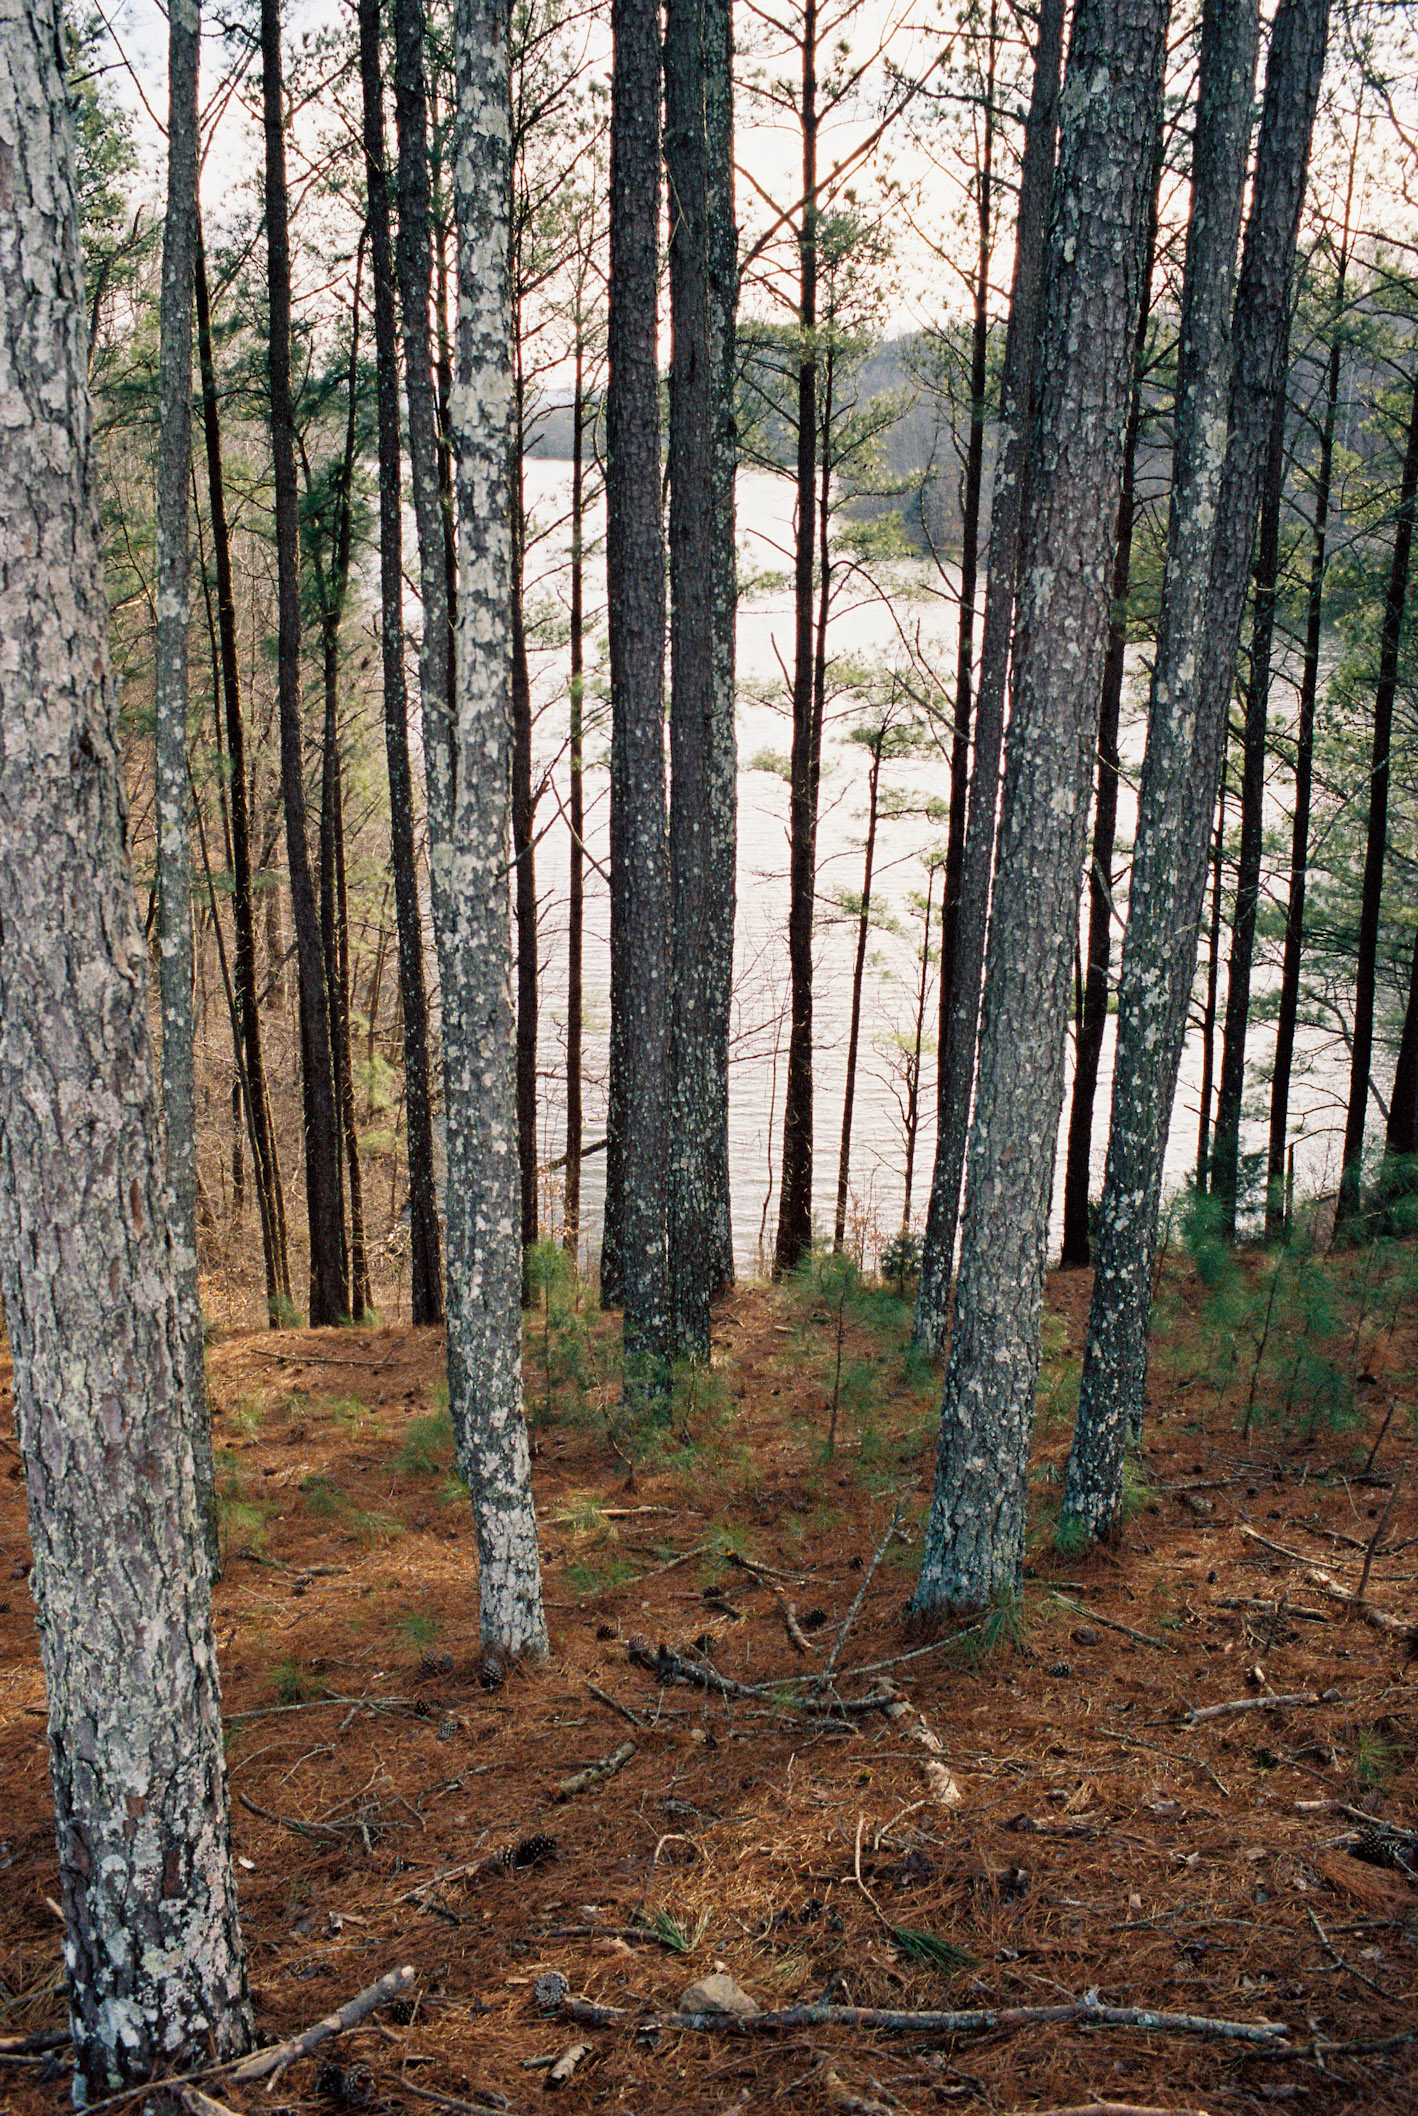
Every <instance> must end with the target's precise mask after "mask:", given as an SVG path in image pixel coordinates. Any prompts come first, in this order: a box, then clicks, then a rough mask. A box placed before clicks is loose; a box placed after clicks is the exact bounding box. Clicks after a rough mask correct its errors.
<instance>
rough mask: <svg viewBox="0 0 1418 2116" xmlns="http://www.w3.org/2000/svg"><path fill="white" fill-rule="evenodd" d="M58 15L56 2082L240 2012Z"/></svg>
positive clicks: (28, 141)
mask: <svg viewBox="0 0 1418 2116" xmlns="http://www.w3.org/2000/svg"><path fill="white" fill-rule="evenodd" d="M190 24H191V16H190V15H188V16H187V17H186V21H185V23H184V25H183V26H184V28H186V27H187V26H188V25H190ZM192 34H194V36H195V28H193V30H192ZM61 36H62V29H61V15H60V9H59V7H58V6H57V5H55V4H52V0H33V4H31V5H28V6H25V7H11V8H10V9H9V10H8V11H7V14H6V17H5V27H4V31H3V34H0V167H3V169H4V173H5V174H4V181H5V209H4V232H3V237H0V396H2V397H3V401H4V404H5V441H4V446H3V448H0V669H3V671H4V676H3V679H0V1021H3V1023H4V1031H3V1035H0V1296H2V1297H3V1307H4V1315H5V1321H6V1324H7V1327H8V1332H9V1342H10V1350H11V1353H12V1355H13V1358H14V1405H15V1421H16V1428H17V1432H18V1436H19V1444H20V1454H21V1460H22V1464H23V1468H24V1473H25V1484H26V1491H27V1496H28V1501H29V1529H30V1546H31V1549H32V1551H33V1555H34V1569H33V1573H32V1575H31V1584H32V1586H33V1589H34V1594H35V1602H36V1621H37V1625H38V1630H39V1639H40V1651H41V1655H42V1659H43V1664H44V1684H45V1699H46V1706H47V1714H48V1733H49V1763H50V1775H51V1780H52V1785H53V1795H54V1822H55V1835H56V1852H57V1864H58V1874H59V1893H60V1896H61V1897H62V1900H63V1916H64V1927H65V1933H64V1962H65V1969H66V1971H67V1976H66V1979H65V1981H66V1984H67V1995H68V2004H69V2024H70V2031H71V2035H72V2039H73V2058H74V2064H75V2068H76V2077H75V2081H74V2100H75V2101H76V2102H77V2103H79V2104H80V2105H82V2104H83V2103H85V2102H88V2103H89V2104H93V2103H95V2102H98V2101H100V2100H102V2099H103V2098H104V2097H105V2096H107V2095H108V2094H110V2093H114V2092H121V2091H123V2090H125V2089H131V2088H133V2087H141V2086H142V2083H143V2082H145V2081H147V2080H150V2079H152V2078H153V2077H154V2076H155V2075H156V2074H159V2073H165V2072H171V2071H179V2072H181V2071H184V2070H186V2069H187V2068H188V2067H189V2066H192V2065H204V2066H205V2065H210V2064H212V2063H218V2064H219V2063H221V2062H222V2061H223V2060H225V2059H226V2058H228V2057H235V2056H239V2055H240V2054H241V2053H242V2051H243V2050H244V2049H245V2048H246V2047H247V2046H248V2045H249V2042H250V2039H251V2008H250V2003H249V1998H248V1994H247V1986H246V1972H245V1966H244V1962H243V1958H242V1951H241V1939H240V1934H239V1930H238V1925H237V1896H236V1877H235V1873H234V1871H233V1866H232V1860H231V1854H230V1843H229V1835H228V1822H227V1794H226V1774H225V1768H224V1764H223V1758H222V1726H221V1692H220V1688H219V1685H218V1681H217V1661H216V1649H215V1644H214V1641H213V1637H212V1628H211V1587H210V1581H209V1577H208V1570H207V1565H206V1562H205V1557H204V1552H203V1543H202V1526H201V1519H200V1512H199V1494H198V1488H197V1482H196V1477H195V1475H194V1463H193V1454H192V1448H191V1444H190V1439H189V1434H188V1426H187V1417H186V1412H185V1407H184V1334H185V1323H184V1317H183V1314H182V1310H181V1306H180V1304H179V1301H178V1298H177V1296H176V1293H175V1291H174V1285H173V1278H174V1264H175V1261H176V1259H175V1256H174V1246H175V1245H174V1242H173V1240H172V1237H171V1234H170V1231H169V1226H168V1213H167V1185H166V1181H165V1178H164V1172H163V1167H162V1152H161V1143H160V1142H161V1136H162V1117H161V1110H160V1106H159V1101H158V1096H157V1092H156V1087H155V1082H154V1067H153V1057H152V1050H151V1046H150V1043H149V1037H148V1023H147V991H146V987H147V975H146V966H145V962H144V944H143V935H142V933H141V931H140V929H139V926H138V921H137V918H136V915H135V903H134V894H133V883H132V877H131V875H130V874H129V872H128V868H127V859H126V853H125V847H124V838H125V826H126V816H125V803H124V796H123V769H122V757H121V752H120V747H119V742H118V727H117V717H118V716H117V698H116V686H115V685H114V683H113V681H112V677H111V675H110V671H109V665H108V651H107V640H108V616H107V606H106V601H105V596H104V575H103V558H102V553H101V550H100V545H99V537H98V527H99V525H98V518H97V508H96V506H95V504H94V493H95V491H96V489H97V480H96V478H95V477H94V475H93V472H92V469H91V465H90V460H89V451H90V431H91V417H90V410H89V403H88V395H87V389H86V386H85V381H86V357H85V356H86V349H87V338H88V333H87V329H86V326H85V319H84V312H83V285H82V263H81V258H80V252H79V243H78V227H79V215H78V210H77V200H76V196H75V182H74V168H73V127H72V121H71V118H70V114H69V111H68V109H67V107H66V104H67V99H66V94H65V83H64V80H63V77H62V74H61V70H60V63H59V53H60V49H61ZM183 468H184V477H185V465H184V466H183ZM16 1624H17V1625H18V1618H16ZM9 1797H10V1798H11V1799H12V1800H13V1798H14V1791H13V1789H11V1790H10V1791H9ZM12 1900H13V1899H12ZM135 2106H136V2103H135Z"/></svg>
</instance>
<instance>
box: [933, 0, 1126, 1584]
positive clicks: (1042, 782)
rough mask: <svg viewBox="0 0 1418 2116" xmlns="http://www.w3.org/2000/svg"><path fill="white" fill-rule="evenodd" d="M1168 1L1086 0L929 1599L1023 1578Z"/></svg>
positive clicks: (1057, 222) (1032, 505) (1057, 246)
mask: <svg viewBox="0 0 1418 2116" xmlns="http://www.w3.org/2000/svg"><path fill="white" fill-rule="evenodd" d="M1166 21H1167V8H1166V5H1165V0H1078V4H1077V5H1076V7H1075V10H1074V18H1073V34H1072V40H1071V44H1070V49H1069V62H1068V73H1067V78H1066V81H1065V86H1064V92H1063V97H1062V100H1061V105H1060V116H1061V140H1060V152H1059V166H1058V174H1057V179H1056V182H1055V187H1054V205H1053V214H1052V226H1051V231H1050V265H1049V284H1048V292H1047V296H1046V301H1045V311H1044V331H1043V342H1044V343H1045V344H1046V345H1048V346H1050V347H1051V348H1053V349H1054V352H1053V358H1052V360H1051V363H1050V366H1049V369H1048V371H1047V373H1046V374H1045V376H1044V378H1043V388H1042V396H1041V402H1040V408H1039V422H1038V427H1037V431H1036V435H1035V440H1034V446H1033V450H1032V463H1031V477H1030V491H1029V498H1028V511H1027V515H1026V519H1025V524H1024V531H1023V539H1022V546H1021V563H1020V572H1019V581H1020V591H1019V626H1018V632H1017V638H1016V646H1015V677H1014V687H1013V700H1012V707H1013V709H1012V712H1011V716H1010V729H1009V738H1008V750H1007V756H1006V766H1005V784H1004V800H1003V807H1002V813H1001V817H1000V835H999V860H998V865H997V870H996V877H995V889H994V904H993V909H992V912H991V917H990V940H989V958H988V965H987V974H986V982H985V991H986V999H985V1008H984V1017H983V1021H982V1024H981V1036H980V1067H979V1085H978V1088H977V1092H976V1102H975V1117H974V1121H973V1124H972V1126H971V1133H970V1175H969V1189H968V1194H967V1197H966V1206H965V1218H964V1233H963V1240H962V1245H961V1262H960V1277H959V1284H958V1288H957V1293H956V1306H955V1325H954V1330H953V1332H952V1336H951V1346H950V1360H949V1364H948V1366H947V1369H946V1377H945V1391H944V1397H943V1401H942V1406H941V1433H940V1446H939V1451H938V1454H937V1458H936V1480H935V1492H934V1496H933V1499H932V1503H931V1513H930V1519H929V1523H928V1526H927V1530H926V1540H925V1551H924V1555H923V1559H922V1565H921V1575H920V1579H919V1581H918V1582H917V1586H916V1592H915V1596H914V1600H913V1608H914V1609H915V1611H916V1612H918V1613H919V1614H920V1615H922V1616H926V1615H930V1614H933V1613H935V1612H937V1611H942V1610H947V1609H953V1608H977V1607H980V1606H981V1605H983V1604H984V1603H986V1602H988V1601H989V1600H990V1599H991V1598H992V1597H994V1596H995V1595H996V1594H998V1593H1000V1592H1001V1591H1010V1590H1012V1589H1013V1588H1014V1586H1015V1585H1016V1584H1017V1581H1018V1578H1019V1573H1020V1568H1021V1565H1022V1562H1023V1553H1024V1530H1025V1511H1026V1495H1027V1475H1028V1463H1029V1441H1030V1435H1031V1431H1032V1426H1033V1414H1034V1392H1035V1383H1036V1380H1037V1375H1038V1355H1039V1314H1040V1308H1041V1304H1042V1297H1043V1279H1044V1261H1045V1250H1046V1246H1047V1239H1048V1216H1049V1196H1050V1190H1051V1187H1052V1181H1053V1163H1054V1148H1055V1139H1056V1134H1057V1127H1058V1118H1059V1107H1060V1103H1061V1101H1062V1096H1063V1023H1064V1021H1065V1020H1066V1018H1067V1011H1068V996H1069V985H1070V981H1071V977H1072V971H1073V959H1074V951H1075V939H1074V936H1075V932H1076V928H1077V906H1078V886H1079V878H1080V874H1081V870H1082V864H1083V850H1084V845H1085V842H1086V835H1087V824H1088V790H1089V786H1090V783H1091V780H1092V763H1093V754H1094V746H1095V743H1096V740H1097V724H1098V699H1099V694H1100V688H1101V682H1102V674H1103V656H1104V653H1105V651H1106V646H1107V632H1108V617H1109V607H1110V598H1109V589H1110V587H1111V580H1112V552H1113V548H1114V541H1115V537H1116V530H1117V511H1118V502H1119V497H1120V492H1121V484H1122V468H1123V447H1124V441H1125V436H1126V428H1127V417H1128V408H1129V403H1130V400H1131V383H1132V352H1133V343H1134V340H1135V337H1136V332H1137V317H1138V310H1139V308H1140V306H1141V301H1142V277H1143V274H1144V272H1145V271H1146V269H1147V265H1148V260H1147V259H1146V257H1145V255H1144V251H1145V247H1146V244H1145V235H1146V228H1147V219H1148V201H1149V197H1150V192H1151V181H1152V170H1153V159H1154V149H1155V142H1156V137H1157V123H1158V113H1159V107H1160V96H1161V87H1162V59H1163V48H1164V42H1165V32H1166Z"/></svg>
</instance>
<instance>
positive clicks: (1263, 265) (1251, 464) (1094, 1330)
mask: <svg viewBox="0 0 1418 2116" xmlns="http://www.w3.org/2000/svg"><path fill="white" fill-rule="evenodd" d="M1328 13H1329V0H1282V4H1281V6H1280V8H1279V9H1278V11H1277V13H1276V17H1275V22H1274V25H1273V27H1272V30H1271V39H1270V53H1269V57H1268V60H1267V64H1266V82H1265V100H1264V105H1263V110H1262V116H1261V128H1260V139H1259V144H1258V147H1257V154H1256V178H1255V184H1254V187H1253V190H1252V197H1251V209H1250V217H1249V221H1248V223H1247V228H1246V241H1245V252H1244V256H1243V259H1242V264H1241V273H1240V280H1239V284H1238V286H1237V292H1236V298H1235V304H1234V314H1233V313H1232V307H1231V301H1230V287H1231V283H1232V279H1233V275H1234V270H1235V227H1236V223H1237V221H1238V219H1239V213H1240V199H1241V192H1242V188H1243V184H1244V178H1245V159H1246V142H1247V140H1248V138H1249V132H1250V113H1251V94H1252V83H1253V78H1254V53H1255V36H1256V30H1255V22H1254V17H1253V14H1252V13H1251V11H1250V10H1249V9H1248V10H1247V12H1246V17H1245V21H1244V23H1243V22H1242V21H1241V19H1240V17H1239V16H1238V14H1237V12H1236V11H1235V10H1234V9H1231V8H1225V7H1221V6H1219V5H1218V4H1217V0H1212V5H1211V6H1209V7H1208V9H1207V11H1206V13H1205V14H1204V15H1203V23H1202V38H1203V46H1202V49H1203V88H1202V105H1201V109H1200V111H1199V113H1198V119H1197V129H1198V141H1199V142H1200V143H1201V144H1199V145H1198V149H1197V159H1196V176H1195V178H1194V180H1193V199H1194V203H1193V218H1192V227H1191V231H1190V233H1189V236H1188V255H1187V262H1188V286H1187V290H1186V292H1184V296H1183V300H1184V305H1185V304H1186V303H1187V295H1188V294H1189V293H1191V290H1192V287H1193V285H1194V286H1195V288H1196V292H1195V293H1194V294H1192V298H1191V304H1190V306H1189V307H1187V312H1186V314H1184V317H1183V321H1182V348H1183V354H1184V364H1183V366H1182V368H1181V370H1180V372H1179V375H1178V397H1179V409H1178V420H1177V463H1176V469H1175V472H1174V476H1173V487H1172V490H1173V499H1172V513H1171V521H1170V523H1169V527H1168V549H1167V576H1166V582H1165V585H1164V590H1163V602H1162V621H1161V628H1160V634H1159V639H1158V651H1157V667H1156V672H1155V674H1154V677H1153V685H1152V701H1151V713H1150V717H1149V724H1148V736H1147V755H1146V758H1145V760H1144V763H1143V774H1142V785H1141V789H1140V792H1139V797H1138V835H1137V850H1136V853H1135V855H1134V859H1133V872H1132V885H1131V889H1130V892H1129V900H1128V925H1127V932H1126V934H1125V936H1124V940H1123V967H1122V975H1121V980H1120V984H1119V998H1118V1053H1117V1060H1116V1063H1115V1066H1114V1071H1113V1111H1112V1128H1111V1132H1110V1135H1109V1141H1108V1164H1107V1169H1106V1171H1105V1175H1104V1182H1103V1210H1102V1217H1101V1223H1100V1228H1099V1242H1098V1259H1097V1267H1096V1272H1095V1277H1094V1283H1093V1302H1092V1308H1091V1311H1090V1316H1089V1326H1088V1339H1087V1343H1086V1346H1085V1350H1084V1361H1083V1379H1082V1385H1081V1394H1080V1401H1079V1413H1078V1424H1077V1427H1076V1429H1075V1432H1074V1441H1073V1451H1072V1454H1071V1456H1070V1458H1069V1468H1068V1476H1067V1481H1066V1484H1065V1490H1064V1509H1065V1514H1066V1517H1067V1518H1069V1519H1072V1520H1075V1521H1077V1522H1078V1523H1079V1524H1080V1527H1081V1528H1082V1530H1083V1531H1084V1532H1085V1533H1086V1534H1089V1535H1093V1536H1099V1535H1106V1534H1109V1533H1111V1531H1112V1528H1113V1524H1114V1522H1115V1521H1116V1519H1117V1517H1118V1510H1119V1507H1120V1506H1121V1503H1122V1462H1123V1451H1124V1448H1125V1445H1126V1444H1127V1442H1128V1441H1129V1439H1131V1440H1132V1441H1134V1443H1135V1442H1136V1440H1137V1438H1138V1437H1139V1436H1140V1434H1141V1430H1142V1417H1143V1407H1144V1403H1145V1399H1146V1387H1147V1325H1148V1319H1149V1316H1150V1313H1151V1305H1152V1268H1153V1263H1154V1260H1155V1254H1156V1245H1157V1224H1158V1210H1159V1205H1160V1200H1161V1193H1162V1163H1163V1157H1164V1154H1165V1152H1166V1145H1167V1131H1168V1127H1169V1124H1170V1122H1171V1114H1172V1102H1173V1098H1174V1095H1175V1092H1176V1081H1177V1070H1178V1066H1179V1064H1180V1060H1181V1051H1182V1042H1183V1038H1184V1036H1185V1033H1186V1021H1187V1013H1188V1010H1189V1007H1190V1004H1191V990H1192V982H1193V978H1194V976H1195V971H1196V946H1197V933H1198V929H1199V927H1200V924H1201V908H1202V901H1203V898H1204V895H1205V891H1206V872H1207V857H1206V856H1207V848H1208V844H1209V842H1210V837H1211V821H1212V817H1213V815H1214V813H1215V807H1216V785H1217V780H1218V778H1219V776H1220V769H1221V755H1222V750H1223V748H1224V744H1225V738H1226V729H1227V725H1228V720H1229V713H1230V704H1231V694H1232V688H1233V685H1234V682H1235V673H1236V656H1237V651H1238V647H1239V640H1240V627H1241V617H1242V614H1243V610H1244V606H1245V597H1246V582H1247V578H1248V576H1249V573H1250V564H1251V553H1252V547H1253V543H1254V539H1255V529H1256V516H1257V512H1258V510H1259V505H1260V494H1261V485H1262V480H1263V477H1264V471H1265V462H1266V450H1267V444H1268V442H1269V438H1270V431H1271V422H1272V418H1273V416H1274V406H1275V399H1276V396H1277V395H1278V394H1279V393H1280V392H1281V391H1283V389H1284V387H1285V347H1286V343H1287V338H1288V326H1289V311H1290V280H1291V273H1292V269H1293V265H1294V257H1295V235H1296V230H1297V228H1298V226H1299V219H1300V207H1301V204H1302V202H1303V198H1304V190H1305V172H1306V169H1307V167H1308V162H1309V144H1310V134H1311V131H1312V128H1313V124H1314V113H1315V106H1316V102H1317V100H1318V96H1319V86H1320V79H1321V76H1322V74H1323V70H1324V51H1325V33H1326V29H1327V26H1328ZM1218 16H1219V17H1220V18H1221V19H1220V20H1219V21H1218V19H1217V17H1218ZM1208 30H1210V31H1211V32H1212V37H1213V38H1214V39H1216V40H1218V41H1221V40H1223V39H1224V49H1223V50H1222V51H1220V52H1218V54H1217V59H1216V64H1215V67H1214V69H1211V70H1209V69H1208V68H1207V67H1206V65H1205V60H1206V56H1207V50H1208V42H1209V41H1210V40H1209V39H1208V35H1207V32H1208ZM1208 84H1209V85H1210V88H1211V97H1212V98H1214V100H1213V101H1212V103H1211V109H1210V111H1209V109H1208V101H1209V98H1208V92H1207V91H1208ZM1213 123H1214V125H1215V127H1216V129H1217V131H1218V132H1219V133H1220V135H1221V137H1220V138H1217V139H1216V140H1215V143H1214V144H1207V142H1208V140H1209V139H1210V138H1211V137H1212V135H1211V124H1213ZM1203 197H1209V200H1210V207H1209V210H1208V213H1207V215H1206V218H1205V219H1204V220H1201V221H1199V220H1198V213H1197V203H1196V202H1197V201H1199V200H1200V199H1202V198H1203ZM1193 251H1196V252H1197V253H1198V255H1197V262H1196V264H1195V265H1193V262H1192V259H1193ZM1203 257H1204V258H1205V262H1203ZM1199 304H1204V313H1203V314H1197V313H1196V310H1197V308H1198V305H1199ZM1228 384H1229V395H1230V407H1229V417H1228V416H1227V414H1226V413H1225V411H1224V409H1223V407H1225V406H1226V403H1227V389H1228Z"/></svg>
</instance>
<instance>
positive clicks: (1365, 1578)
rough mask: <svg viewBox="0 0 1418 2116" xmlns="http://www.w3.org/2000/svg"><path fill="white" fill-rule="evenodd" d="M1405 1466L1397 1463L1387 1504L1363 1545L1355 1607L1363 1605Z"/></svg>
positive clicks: (1400, 1485)
mask: <svg viewBox="0 0 1418 2116" xmlns="http://www.w3.org/2000/svg"><path fill="white" fill-rule="evenodd" d="M1407 1466H1408V1465H1407V1464H1406V1463H1400V1464H1399V1470H1398V1475H1397V1476H1396V1477H1395V1478H1394V1480H1393V1490H1392V1491H1391V1492H1390V1493H1389V1495H1388V1505H1387V1506H1386V1507H1385V1508H1384V1510H1383V1512H1382V1513H1381V1514H1380V1515H1379V1525H1378V1527H1377V1528H1376V1529H1375V1530H1374V1532H1373V1534H1372V1535H1371V1536H1370V1538H1369V1541H1368V1543H1367V1545H1366V1547H1365V1550H1364V1569H1363V1571H1362V1572H1361V1573H1360V1575H1359V1584H1358V1586H1357V1587H1356V1588H1355V1590H1354V1606H1355V1608H1356V1609H1362V1608H1363V1607H1364V1594H1365V1590H1366V1589H1367V1587H1368V1584H1369V1572H1370V1568H1371V1567H1372V1565H1373V1562H1374V1552H1375V1551H1376V1550H1377V1549H1378V1547H1379V1544H1380V1543H1381V1542H1382V1541H1383V1539H1384V1536H1385V1534H1386V1533H1387V1530H1388V1524H1389V1522H1390V1521H1391V1520H1392V1519H1393V1510H1394V1507H1395V1506H1396V1505H1397V1504H1398V1495H1399V1493H1400V1491H1402V1489H1403V1473H1404V1470H1405V1469H1406V1468H1407Z"/></svg>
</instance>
